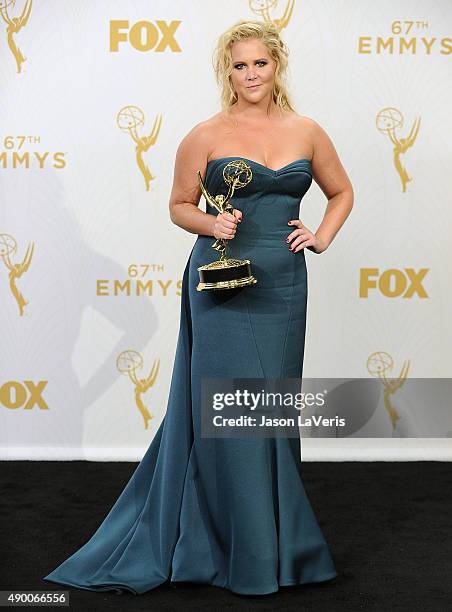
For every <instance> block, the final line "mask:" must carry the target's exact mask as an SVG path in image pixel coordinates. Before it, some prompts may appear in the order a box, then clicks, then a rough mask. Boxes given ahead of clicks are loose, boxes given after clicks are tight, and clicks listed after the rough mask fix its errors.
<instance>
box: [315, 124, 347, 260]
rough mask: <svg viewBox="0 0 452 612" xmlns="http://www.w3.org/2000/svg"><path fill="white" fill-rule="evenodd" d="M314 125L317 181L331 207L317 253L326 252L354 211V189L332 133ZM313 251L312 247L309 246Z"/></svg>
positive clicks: (318, 235) (318, 233)
mask: <svg viewBox="0 0 452 612" xmlns="http://www.w3.org/2000/svg"><path fill="white" fill-rule="evenodd" d="M311 122H312V142H313V157H312V163H311V167H312V172H313V177H314V180H315V182H316V183H317V184H318V186H319V187H320V189H321V190H322V191H323V193H324V194H325V196H326V197H327V198H328V204H327V207H326V211H325V214H324V217H323V220H322V222H321V223H320V225H319V227H318V228H317V231H316V232H315V238H316V243H317V244H316V245H315V248H311V250H313V251H314V252H316V253H321V252H322V251H325V250H326V249H327V248H328V247H329V245H330V244H331V242H332V241H333V239H334V237H335V236H336V234H337V232H338V231H339V230H340V228H341V227H342V225H343V224H344V222H345V220H346V219H347V217H348V215H349V214H350V211H351V210H352V208H353V199H354V194H353V187H352V184H351V182H350V179H349V178H348V176H347V173H346V172H345V170H344V167H343V166H342V164H341V162H340V160H339V157H338V154H337V152H336V149H335V148H334V145H333V143H332V142H331V139H330V138H329V136H328V134H327V133H326V132H325V130H323V129H322V128H321V127H320V125H319V124H318V123H316V122H315V121H313V120H311ZM308 248H309V247H308Z"/></svg>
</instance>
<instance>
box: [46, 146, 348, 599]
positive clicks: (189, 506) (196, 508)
mask: <svg viewBox="0 0 452 612" xmlns="http://www.w3.org/2000/svg"><path fill="white" fill-rule="evenodd" d="M233 159H239V160H243V161H245V162H246V163H247V164H248V165H249V167H250V168H251V170H252V180H251V182H250V183H248V185H247V186H246V187H243V188H241V189H238V190H236V191H235V193H234V196H233V199H232V204H233V206H234V207H235V208H238V209H239V210H241V211H242V213H243V220H242V222H241V223H239V224H238V227H237V232H236V235H235V237H234V239H233V240H229V241H228V249H227V256H228V257H231V258H234V257H236V258H240V259H250V260H251V262H252V271H253V274H254V276H255V277H256V278H257V280H258V283H257V284H255V285H252V286H249V287H244V288H238V289H228V290H221V291H201V292H199V291H196V286H197V284H198V282H199V273H198V271H197V268H198V266H201V265H203V264H206V263H209V262H211V261H213V260H215V259H218V257H219V253H218V252H217V251H216V250H215V249H212V248H211V247H212V244H213V242H214V238H213V237H212V236H204V235H199V236H198V238H197V240H196V242H195V244H194V246H193V249H192V251H191V253H190V257H189V259H188V262H187V265H186V267H185V271H184V275H183V285H182V301H181V314H180V329H179V336H178V341H177V347H176V355H175V360H174V369H173V374H172V379H171V386H170V391H169V398H168V405H167V411H166V414H165V416H164V418H163V421H162V422H161V425H160V427H159V428H158V430H157V432H156V433H155V436H154V438H153V440H152V442H151V444H150V446H149V448H148V450H147V451H146V453H145V455H144V457H143V459H142V460H141V462H140V463H139V465H138V467H137V468H136V470H135V471H134V473H133V475H132V477H131V479H130V480H129V482H128V483H127V485H126V486H125V488H124V490H123V491H122V493H121V495H120V496H119V498H118V499H117V501H116V502H115V504H114V505H113V507H112V508H111V510H110V511H109V513H108V515H107V516H106V518H105V519H104V520H103V522H102V523H101V525H100V526H99V527H98V529H97V531H96V532H95V533H94V534H93V535H92V536H91V539H90V540H89V541H88V542H87V543H86V544H84V545H83V546H82V547H81V548H80V549H79V550H77V551H76V552H75V553H73V554H72V555H71V556H70V557H69V558H67V559H66V560H65V561H64V562H63V563H62V564H61V565H59V566H58V567H57V568H56V569H55V570H53V571H52V572H51V573H50V574H48V575H47V576H45V578H44V580H48V581H51V582H56V583H60V584H63V585H69V586H74V587H78V588H82V589H88V590H92V591H104V590H113V589H115V588H119V589H127V590H129V591H131V592H132V593H135V594H138V593H144V592H145V591H148V590H150V589H152V588H154V587H156V586H158V585H159V584H162V583H164V582H166V581H168V580H171V581H172V582H177V581H190V582H198V583H206V584H211V585H215V586H219V587H225V588H227V589H229V590H231V591H233V592H236V593H243V594H265V593H271V592H275V591H277V590H278V587H279V586H282V585H293V584H303V583H308V582H320V581H324V580H328V579H331V578H333V577H334V576H336V575H337V572H336V569H335V566H334V563H333V560H332V557H331V555H330V551H329V549H328V545H327V543H326V541H325V539H324V536H323V533H322V531H321V529H320V526H319V525H318V522H317V520H316V517H315V515H314V513H313V510H312V507H311V505H310V502H309V499H308V497H307V495H306V493H305V489H304V487H303V483H302V463H301V459H300V440H299V438H296V437H273V438H270V437H267V438H248V439H237V438H235V439H234V438H226V439H225V438H218V437H217V438H213V437H212V438H207V437H201V429H200V386H201V378H202V377H212V378H214V377H224V378H228V377H231V378H232V377H241V378H274V379H276V378H285V377H293V378H296V377H300V378H301V375H302V365H303V355H304V340H305V325H306V304H307V275H306V263H305V254H304V250H301V251H299V252H297V253H293V252H291V251H289V248H288V245H287V243H286V238H287V236H288V235H289V233H290V232H291V231H293V227H292V228H291V227H290V226H289V225H288V224H287V222H288V221H289V220H290V219H298V218H299V216H300V215H299V212H300V211H299V208H300V200H301V199H302V198H303V196H304V195H305V193H306V192H307V191H308V189H309V187H310V185H311V182H312V172H311V163H310V161H309V160H307V159H297V160H295V161H293V162H291V163H290V164H287V165H286V166H284V167H282V168H280V169H278V170H272V169H270V168H268V167H266V166H264V165H262V164H260V163H258V162H256V161H253V160H250V159H247V158H244V157H240V156H236V157H221V158H218V159H214V160H211V161H210V162H209V163H208V165H207V170H206V175H205V184H206V187H207V189H208V190H209V192H210V193H211V194H214V195H216V194H218V193H224V194H226V193H227V186H226V184H225V182H224V180H223V168H224V167H225V165H226V164H227V163H228V162H229V161H232V160H233ZM206 212H207V213H209V214H214V215H216V214H218V211H216V210H215V209H214V208H213V207H211V206H207V205H206Z"/></svg>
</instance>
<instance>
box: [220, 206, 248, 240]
mask: <svg viewBox="0 0 452 612" xmlns="http://www.w3.org/2000/svg"><path fill="white" fill-rule="evenodd" d="M241 220H242V211H241V210H237V209H236V208H234V209H233V211H232V214H231V213H228V212H224V213H218V215H217V217H216V219H215V224H214V226H213V235H214V236H215V238H216V239H217V240H219V239H220V238H222V239H226V240H231V239H232V238H234V236H235V232H236V229H237V223H240V221H241Z"/></svg>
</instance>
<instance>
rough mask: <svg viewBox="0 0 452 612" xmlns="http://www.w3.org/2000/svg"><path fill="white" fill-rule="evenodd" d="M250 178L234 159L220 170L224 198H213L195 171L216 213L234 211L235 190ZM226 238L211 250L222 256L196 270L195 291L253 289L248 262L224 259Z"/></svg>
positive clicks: (248, 171)
mask: <svg viewBox="0 0 452 612" xmlns="http://www.w3.org/2000/svg"><path fill="white" fill-rule="evenodd" d="M252 178H253V173H252V171H251V168H250V166H249V165H248V164H247V163H246V162H245V161H243V160H241V159H234V160H232V161H230V162H229V163H227V164H226V165H225V167H224V168H223V180H224V182H225V183H226V185H227V186H228V192H227V194H226V195H222V194H219V195H216V196H212V195H211V194H210V193H209V192H208V191H207V189H206V186H205V185H204V181H203V180H202V176H201V172H200V171H199V170H198V180H199V185H200V187H201V191H202V194H203V195H204V197H205V198H206V202H207V203H208V204H209V205H210V206H213V207H214V208H215V209H216V210H218V212H220V213H223V212H228V213H231V214H232V211H233V210H234V207H233V206H232V204H231V198H232V196H233V195H234V191H235V190H236V189H241V188H242V187H246V185H248V183H250V181H251V180H252ZM226 244H227V240H226V239H225V238H219V239H217V240H215V242H214V243H213V244H212V248H213V249H216V250H217V251H219V252H220V253H221V255H220V259H218V260H217V261H213V262H211V263H209V264H207V265H205V266H200V267H199V268H198V272H199V283H198V286H197V287H196V289H197V291H204V290H206V289H235V288H237V287H246V286H247V285H254V284H255V283H257V280H256V279H255V278H254V276H253V275H252V273H251V262H250V260H249V259H228V258H227V257H226Z"/></svg>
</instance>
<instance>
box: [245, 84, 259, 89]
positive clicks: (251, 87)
mask: <svg viewBox="0 0 452 612" xmlns="http://www.w3.org/2000/svg"><path fill="white" fill-rule="evenodd" d="M260 86H261V84H260V83H258V84H257V85H249V86H248V89H254V88H255V87H260Z"/></svg>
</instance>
